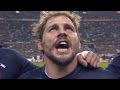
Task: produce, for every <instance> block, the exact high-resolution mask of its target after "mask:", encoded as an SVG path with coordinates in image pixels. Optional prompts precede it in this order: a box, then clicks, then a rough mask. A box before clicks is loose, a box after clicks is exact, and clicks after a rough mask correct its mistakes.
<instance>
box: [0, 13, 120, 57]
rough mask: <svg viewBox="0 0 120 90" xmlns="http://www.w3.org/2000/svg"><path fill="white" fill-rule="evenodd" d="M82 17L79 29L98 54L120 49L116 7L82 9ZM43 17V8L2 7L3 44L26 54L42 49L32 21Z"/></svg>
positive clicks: (119, 17)
mask: <svg viewBox="0 0 120 90" xmlns="http://www.w3.org/2000/svg"><path fill="white" fill-rule="evenodd" d="M78 13H79V15H80V16H81V17H82V22H81V27H80V29H79V33H80V35H81V38H82V41H83V44H85V45H86V43H88V46H89V45H90V44H89V43H92V44H93V45H95V48H96V49H97V51H98V53H99V54H116V53H118V52H119V51H120V38H119V37H120V30H119V29H120V14H119V13H118V12H117V11H79V12H78ZM39 18H40V11H19V12H16V11H0V45H2V46H6V47H8V48H14V49H16V50H18V51H20V52H21V53H23V54H25V55H26V57H30V56H35V55H38V53H40V52H39V51H38V50H37V45H36V38H35V37H33V36H32V32H31V31H32V24H33V23H35V22H37V21H38V19H39Z"/></svg>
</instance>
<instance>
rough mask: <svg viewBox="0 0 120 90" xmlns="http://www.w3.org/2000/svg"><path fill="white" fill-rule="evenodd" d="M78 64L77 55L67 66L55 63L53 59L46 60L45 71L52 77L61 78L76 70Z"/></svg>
mask: <svg viewBox="0 0 120 90" xmlns="http://www.w3.org/2000/svg"><path fill="white" fill-rule="evenodd" d="M46 59H47V58H46ZM76 66H77V59H76V57H75V58H74V60H73V61H72V62H71V63H70V64H69V65H67V66H65V67H60V66H58V65H56V64H54V63H53V62H51V60H45V73H46V75H47V76H48V77H50V78H52V79H59V78H62V77H64V76H66V75H68V74H70V73H71V72H72V71H74V69H75V68H76Z"/></svg>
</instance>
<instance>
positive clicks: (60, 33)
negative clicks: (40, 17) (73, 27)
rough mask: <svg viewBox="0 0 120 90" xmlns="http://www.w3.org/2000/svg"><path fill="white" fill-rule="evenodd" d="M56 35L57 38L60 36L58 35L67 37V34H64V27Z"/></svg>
mask: <svg viewBox="0 0 120 90" xmlns="http://www.w3.org/2000/svg"><path fill="white" fill-rule="evenodd" d="M58 37H59V38H60V37H62V38H63V37H67V34H66V32H65V30H64V29H63V30H60V31H59V34H58Z"/></svg>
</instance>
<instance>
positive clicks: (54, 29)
mask: <svg viewBox="0 0 120 90" xmlns="http://www.w3.org/2000/svg"><path fill="white" fill-rule="evenodd" d="M56 30H57V28H51V29H50V30H49V32H50V31H56Z"/></svg>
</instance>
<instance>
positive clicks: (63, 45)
mask: <svg viewBox="0 0 120 90" xmlns="http://www.w3.org/2000/svg"><path fill="white" fill-rule="evenodd" d="M69 47H70V44H69V43H68V42H67V41H59V42H58V43H57V44H56V49H57V50H58V51H59V52H66V51H67V50H68V49H69Z"/></svg>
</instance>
